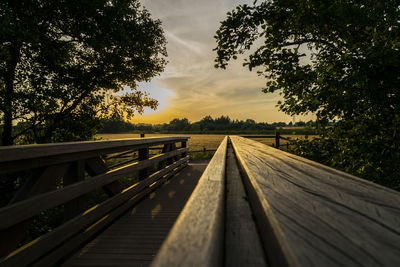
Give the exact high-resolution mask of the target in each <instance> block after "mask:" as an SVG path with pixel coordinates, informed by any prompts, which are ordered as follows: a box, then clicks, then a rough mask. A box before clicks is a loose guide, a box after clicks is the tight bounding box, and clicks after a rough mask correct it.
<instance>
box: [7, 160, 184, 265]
mask: <svg viewBox="0 0 400 267" xmlns="http://www.w3.org/2000/svg"><path fill="white" fill-rule="evenodd" d="M188 160H189V158H188V157H186V158H183V159H181V160H179V161H178V162H176V163H174V164H173V165H171V166H168V167H166V168H165V169H163V170H160V171H159V172H156V173H154V174H152V175H151V176H150V177H149V178H147V179H145V180H143V181H141V182H140V183H138V184H136V185H133V186H131V187H129V188H127V189H125V190H124V191H123V192H121V193H119V194H117V195H116V196H114V197H111V198H110V199H108V200H106V201H104V202H102V203H101V204H99V205H97V206H95V207H93V208H90V209H89V210H87V211H86V212H84V213H83V214H81V215H80V216H78V217H75V218H73V219H71V220H69V221H68V222H66V223H64V224H63V225H61V226H60V227H58V228H56V229H55V230H53V231H52V232H50V233H47V234H45V235H43V236H41V237H40V238H38V239H37V240H34V241H32V242H31V243H30V244H27V245H26V246H24V247H22V248H20V249H18V250H17V251H15V252H13V253H12V254H10V255H8V256H7V257H5V258H3V259H2V260H0V265H4V266H25V265H30V264H32V262H34V261H35V260H37V259H38V258H40V257H41V256H42V255H44V254H46V253H48V252H49V251H51V250H52V249H54V248H56V247H58V246H59V245H60V244H62V243H65V241H67V240H71V239H70V238H71V237H74V236H75V235H76V234H77V233H79V232H81V231H82V230H84V229H85V228H86V227H89V226H90V225H91V224H93V223H95V227H94V228H93V227H89V229H90V231H85V232H84V234H83V236H82V234H78V237H76V238H75V239H72V240H71V241H68V243H67V244H68V245H67V246H65V245H64V247H63V249H58V250H57V253H56V255H55V256H50V257H47V258H46V261H48V260H51V261H52V262H54V261H57V260H58V259H60V258H61V257H63V256H65V255H66V254H68V253H69V252H70V251H71V250H72V249H76V246H78V245H80V244H81V242H84V240H87V238H90V237H91V236H92V235H93V234H95V233H96V232H97V231H98V230H99V229H101V228H102V227H104V225H105V224H104V220H103V221H100V222H99V223H100V226H101V227H98V223H96V222H97V221H98V220H100V219H101V218H103V217H104V216H106V215H107V213H109V212H110V211H113V212H112V213H111V217H110V216H108V217H107V222H110V221H111V220H112V218H115V217H116V216H118V215H119V214H121V213H122V212H124V211H125V210H126V209H128V208H130V207H131V206H132V205H134V204H135V203H136V202H137V201H138V200H139V199H140V197H135V196H136V195H137V194H139V193H140V192H142V191H143V190H145V189H146V188H148V187H149V186H150V185H152V184H153V183H155V182H157V181H158V180H160V179H161V178H163V177H165V178H168V177H171V176H172V175H174V174H175V173H176V172H177V171H179V170H180V169H181V168H183V167H185V166H186V165H187V161H188ZM175 168H178V169H176V170H175ZM162 180H163V181H166V179H162ZM153 189H154V188H153V187H152V190H153ZM146 193H148V190H146V191H145V193H143V194H142V195H144V194H146ZM124 202H125V204H123V207H122V208H120V205H121V204H122V203H124ZM114 210H116V211H114ZM87 232H89V234H87ZM82 240H83V241H82ZM71 244H72V245H71ZM42 266H48V265H42Z"/></svg>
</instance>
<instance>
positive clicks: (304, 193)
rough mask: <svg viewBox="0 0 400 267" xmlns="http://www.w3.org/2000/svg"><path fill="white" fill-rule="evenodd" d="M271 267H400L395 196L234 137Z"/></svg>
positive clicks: (399, 209) (399, 225)
mask: <svg viewBox="0 0 400 267" xmlns="http://www.w3.org/2000/svg"><path fill="white" fill-rule="evenodd" d="M231 140H232V145H233V147H234V150H235V154H236V156H237V158H238V161H239V165H240V166H241V169H242V172H243V174H244V177H245V179H244V180H245V181H246V183H245V185H246V189H247V191H248V193H249V196H250V197H249V200H250V203H251V206H252V209H253V211H254V213H255V216H256V222H257V225H258V228H259V230H260V233H261V238H262V240H263V242H264V248H266V249H267V255H268V262H269V263H270V265H271V266H285V265H286V266H400V257H399V251H400V219H399V218H400V217H399V214H400V207H399V203H400V193H399V192H396V191H393V190H391V189H388V188H385V187H382V186H379V185H377V184H374V183H371V182H369V181H366V180H362V179H359V178H357V177H355V176H352V175H350V174H347V173H344V172H341V171H338V170H335V169H333V168H330V167H327V166H324V165H322V164H319V163H316V162H313V161H310V160H307V159H304V158H301V157H298V156H295V155H293V154H289V153H286V152H284V151H281V150H278V149H274V148H271V147H269V146H266V145H264V144H262V143H259V142H256V141H253V140H250V139H245V138H240V137H237V136H231Z"/></svg>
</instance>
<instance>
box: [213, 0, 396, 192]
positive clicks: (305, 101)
mask: <svg viewBox="0 0 400 267" xmlns="http://www.w3.org/2000/svg"><path fill="white" fill-rule="evenodd" d="M399 17H400V5H399V2H398V1H393V0H388V1H381V0H378V1H358V0H356V1H349V0H348V1H337V0H328V1H327V0H289V1H287V0H276V1H262V2H259V3H258V2H257V1H255V2H254V4H253V5H241V6H238V7H237V8H236V9H235V10H233V11H232V12H229V13H228V15H227V18H226V19H225V20H224V21H223V22H222V23H221V26H220V28H219V30H218V31H217V34H216V36H215V38H216V40H217V43H218V44H217V48H216V49H215V50H216V51H217V58H216V67H219V68H225V67H226V66H227V64H228V61H229V60H230V59H236V58H237V56H238V54H243V53H244V52H246V51H251V53H250V55H249V56H248V58H247V59H245V62H244V65H245V66H248V68H249V69H250V70H252V69H255V68H256V69H257V71H258V73H259V74H260V75H263V76H264V77H265V78H266V79H267V82H266V87H265V88H264V89H263V91H264V92H266V93H268V92H275V91H278V92H280V93H281V94H282V95H283V101H282V102H279V103H278V105H279V107H280V109H281V110H283V111H284V112H286V113H288V114H290V115H294V114H306V113H309V112H312V113H315V114H316V116H317V123H318V127H321V129H322V132H321V134H322V137H323V138H321V139H319V140H318V139H317V140H313V141H312V142H311V143H312V144H310V142H308V144H307V148H306V147H305V146H306V144H304V146H303V147H302V149H300V150H298V151H297V152H298V153H302V154H303V155H304V156H307V155H310V153H311V154H313V155H316V154H318V153H317V150H318V151H320V152H321V153H325V154H326V155H327V156H325V157H322V156H321V155H320V157H314V159H316V160H319V161H323V162H324V163H326V164H329V165H333V166H335V167H339V168H342V169H345V170H347V171H349V172H352V173H355V174H357V175H361V176H363V177H366V178H368V179H371V180H374V181H378V182H379V181H380V180H381V179H383V177H385V179H386V178H387V177H392V178H391V181H392V182H393V183H394V184H392V187H399V184H400V182H399V181H400V178H399V177H400V168H399V167H394V166H398V164H397V163H398V162H399V159H400V156H399V141H400V138H399V130H400V129H399V128H400V127H399V123H400V116H399V114H400V92H399V88H400V76H399V73H400V64H399V62H400V20H399ZM329 121H337V123H336V124H335V125H334V126H333V127H326V126H327V125H328V123H329ZM328 143H329V145H328ZM310 149H311V150H312V151H313V152H311V150H310ZM301 151H302V152H301ZM307 151H308V152H307ZM314 152H315V153H314ZM383 183H385V184H386V182H383Z"/></svg>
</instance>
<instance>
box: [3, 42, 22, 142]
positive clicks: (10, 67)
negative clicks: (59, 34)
mask: <svg viewBox="0 0 400 267" xmlns="http://www.w3.org/2000/svg"><path fill="white" fill-rule="evenodd" d="M10 50H11V51H10V56H11V58H10V60H8V62H7V63H6V64H7V71H6V75H5V76H6V77H5V81H4V83H5V95H4V107H3V112H4V125H3V136H2V145H3V146H10V145H13V144H14V138H13V137H12V122H13V101H14V80H15V68H16V67H17V63H18V60H19V56H20V53H19V48H18V47H17V46H14V47H12V48H11V49H10Z"/></svg>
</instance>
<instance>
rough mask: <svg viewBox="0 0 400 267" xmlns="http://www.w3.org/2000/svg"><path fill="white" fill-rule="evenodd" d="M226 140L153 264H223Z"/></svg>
mask: <svg viewBox="0 0 400 267" xmlns="http://www.w3.org/2000/svg"><path fill="white" fill-rule="evenodd" d="M227 141H228V140H227V137H225V139H224V140H223V141H222V142H221V144H220V146H219V147H218V150H217V151H216V153H215V155H214V157H213V158H212V160H211V161H210V163H209V164H208V166H207V168H206V170H205V171H204V173H203V175H202V176H201V178H200V181H199V184H198V185H197V187H196V189H195V191H194V192H193V194H192V196H191V197H190V199H189V201H188V202H187V204H186V205H185V208H184V210H183V211H182V213H181V215H180V216H179V218H178V220H177V222H176V223H175V225H174V226H173V228H172V230H171V232H170V234H169V235H168V237H167V240H166V241H165V242H164V244H163V246H162V247H161V249H160V251H159V253H158V254H157V256H156V258H155V260H154V261H153V263H152V265H151V266H220V265H222V264H223V256H224V195H225V194H224V190H225V189H224V183H225V165H226V151H227Z"/></svg>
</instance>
